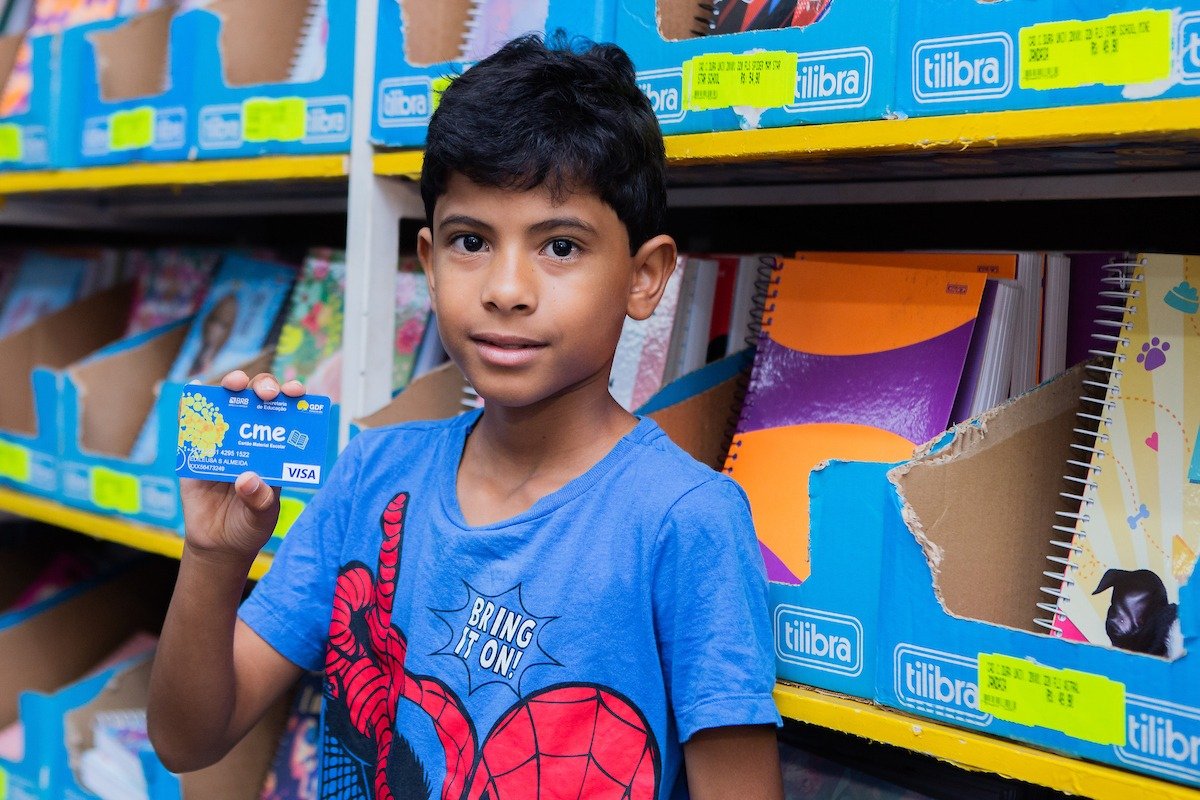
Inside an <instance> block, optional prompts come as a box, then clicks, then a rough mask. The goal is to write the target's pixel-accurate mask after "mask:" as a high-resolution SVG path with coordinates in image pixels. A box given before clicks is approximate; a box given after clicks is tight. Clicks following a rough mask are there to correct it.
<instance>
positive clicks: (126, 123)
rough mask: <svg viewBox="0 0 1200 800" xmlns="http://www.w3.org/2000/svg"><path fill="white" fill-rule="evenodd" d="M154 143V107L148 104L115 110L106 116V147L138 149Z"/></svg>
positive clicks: (114, 150)
mask: <svg viewBox="0 0 1200 800" xmlns="http://www.w3.org/2000/svg"><path fill="white" fill-rule="evenodd" d="M152 144H154V109H153V108H151V107H150V106H143V107H141V108H131V109H129V110H128V111H117V112H115V113H113V114H111V115H109V117H108V149H109V150H111V151H113V152H116V151H119V150H140V149H141V148H143V147H149V146H150V145H152Z"/></svg>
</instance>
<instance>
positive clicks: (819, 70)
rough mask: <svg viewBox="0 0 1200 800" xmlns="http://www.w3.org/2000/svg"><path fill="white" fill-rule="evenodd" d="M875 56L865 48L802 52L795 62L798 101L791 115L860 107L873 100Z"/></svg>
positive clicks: (796, 100)
mask: <svg viewBox="0 0 1200 800" xmlns="http://www.w3.org/2000/svg"><path fill="white" fill-rule="evenodd" d="M873 66H874V56H873V55H872V53H871V51H870V50H869V49H868V48H866V47H850V48H846V49H844V50H825V51H822V52H818V53H801V54H800V56H799V58H798V59H797V61H796V99H795V101H794V102H792V103H791V104H789V105H788V106H786V108H787V110H788V111H790V112H792V113H798V112H801V111H814V110H822V109H834V108H859V107H861V106H865V105H866V104H867V101H868V100H870V99H871V78H872V69H873Z"/></svg>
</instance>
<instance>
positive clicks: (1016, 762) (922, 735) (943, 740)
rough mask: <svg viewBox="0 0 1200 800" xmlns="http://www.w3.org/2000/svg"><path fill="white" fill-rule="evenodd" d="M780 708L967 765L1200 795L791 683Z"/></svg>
mask: <svg viewBox="0 0 1200 800" xmlns="http://www.w3.org/2000/svg"><path fill="white" fill-rule="evenodd" d="M775 702H776V705H778V707H779V712H780V713H781V714H782V715H783V716H785V717H787V718H789V719H794V720H797V721H799V722H805V723H808V724H811V725H817V726H819V727H822V728H828V729H830V730H835V731H843V732H845V733H850V734H853V735H855V736H860V737H863V738H865V739H870V740H872V741H876V742H881V743H883V744H888V745H893V746H896V747H901V748H904V749H906V750H911V751H913V752H915V753H925V754H928V755H931V756H934V757H936V758H939V759H941V760H943V761H947V762H949V763H951V764H954V765H956V766H958V767H962V768H964V769H969V770H975V771H980V772H991V773H994V774H997V775H1002V776H1004V777H1007V778H1013V779H1015V780H1019V781H1024V782H1026V783H1032V784H1036V785H1039V786H1045V787H1048V788H1051V789H1054V790H1056V791H1060V792H1065V793H1067V794H1072V795H1078V796H1080V797H1088V798H1094V799H1095V800H1130V799H1131V798H1138V799H1139V800H1197V798H1200V791H1196V790H1194V789H1189V788H1186V787H1184V786H1179V785H1176V784H1173V783H1168V782H1165V781H1160V780H1156V779H1154V778H1149V777H1146V776H1143V775H1138V774H1135V773H1132V772H1126V771H1124V770H1120V769H1115V768H1113V767H1105V766H1101V765H1099V764H1094V763H1092V762H1089V761H1081V760H1078V759H1074V758H1068V757H1067V756H1061V755H1057V754H1055V753H1051V752H1049V751H1046V750H1040V749H1037V748H1034V747H1027V746H1024V745H1021V744H1017V743H1016V742H1011V741H1008V740H1005V739H999V738H995V737H992V736H986V735H983V734H978V733H973V732H971V731H967V730H962V729H959V728H953V727H950V726H948V725H942V724H939V723H937V722H932V721H930V720H926V719H922V718H919V717H914V716H909V715H907V714H901V713H899V712H896V711H892V710H890V709H886V708H881V707H879V706H876V705H872V704H870V703H866V702H863V701H861V700H855V699H852V698H849V697H844V696H841V695H835V694H830V693H827V692H822V691H818V690H816V689H811V688H807V687H803V686H797V685H795V684H791V683H785V682H782V681H781V682H779V683H777V684H776V686H775Z"/></svg>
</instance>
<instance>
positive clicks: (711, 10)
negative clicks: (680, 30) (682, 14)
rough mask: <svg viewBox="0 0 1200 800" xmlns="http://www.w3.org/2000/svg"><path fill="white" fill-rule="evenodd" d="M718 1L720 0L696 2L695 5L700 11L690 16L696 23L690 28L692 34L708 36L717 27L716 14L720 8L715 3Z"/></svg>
mask: <svg viewBox="0 0 1200 800" xmlns="http://www.w3.org/2000/svg"><path fill="white" fill-rule="evenodd" d="M719 2H720V0H716V1H715V2H712V3H706V2H704V1H703V0H701V2H699V3H697V4H696V7H697V8H698V9H700V13H698V14H697V15H696V16H694V17H692V20H693V21H694V22H695V23H696V27H694V28H692V35H693V36H708V35H709V34H710V33H712V32H713V30H714V29H715V28H716V27H717V15H718V14H720V13H721V11H720V9H718V8H717V3H719Z"/></svg>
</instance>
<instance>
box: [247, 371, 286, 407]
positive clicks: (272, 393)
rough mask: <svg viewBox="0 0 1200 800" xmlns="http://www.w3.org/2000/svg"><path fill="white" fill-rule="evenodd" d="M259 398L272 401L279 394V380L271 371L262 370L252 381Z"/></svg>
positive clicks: (251, 383)
mask: <svg viewBox="0 0 1200 800" xmlns="http://www.w3.org/2000/svg"><path fill="white" fill-rule="evenodd" d="M250 385H251V386H252V387H253V388H254V393H255V394H256V395H258V399H260V400H266V401H268V402H269V401H271V400H274V399H275V398H276V397H278V396H279V381H277V380H275V376H274V375H272V374H271V373H269V372H260V373H258V374H257V375H255V376H254V379H253V380H251V381H250Z"/></svg>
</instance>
